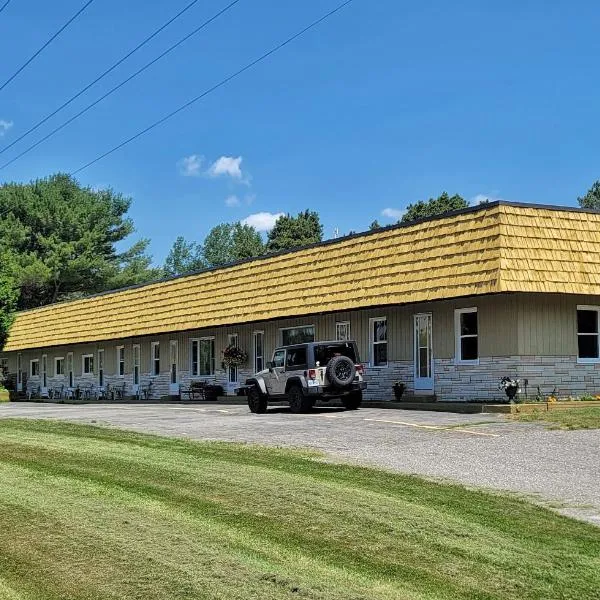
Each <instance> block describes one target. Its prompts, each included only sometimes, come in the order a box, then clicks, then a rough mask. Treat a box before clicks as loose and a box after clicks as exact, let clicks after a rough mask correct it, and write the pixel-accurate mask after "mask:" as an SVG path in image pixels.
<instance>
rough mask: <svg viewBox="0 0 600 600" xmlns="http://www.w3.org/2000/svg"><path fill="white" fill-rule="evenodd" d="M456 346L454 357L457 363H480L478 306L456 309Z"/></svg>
mask: <svg viewBox="0 0 600 600" xmlns="http://www.w3.org/2000/svg"><path fill="white" fill-rule="evenodd" d="M454 332H455V335H456V347H455V350H454V352H455V353H454V359H455V362H457V363H464V364H478V363H479V324H478V320H477V309H476V308H459V309H457V310H455V311H454Z"/></svg>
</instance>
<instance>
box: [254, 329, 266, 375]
mask: <svg viewBox="0 0 600 600" xmlns="http://www.w3.org/2000/svg"><path fill="white" fill-rule="evenodd" d="M264 357H265V332H264V331H255V332H254V372H255V373H258V372H259V371H262V370H263V369H264V368H265V358H264Z"/></svg>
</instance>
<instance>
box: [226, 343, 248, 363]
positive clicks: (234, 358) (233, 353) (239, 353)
mask: <svg viewBox="0 0 600 600" xmlns="http://www.w3.org/2000/svg"><path fill="white" fill-rule="evenodd" d="M247 360H248V353H247V352H245V351H244V350H242V349H241V348H238V347H237V346H233V345H229V346H227V347H226V348H225V350H223V364H224V365H225V366H227V367H240V366H241V365H244V364H246V362H247Z"/></svg>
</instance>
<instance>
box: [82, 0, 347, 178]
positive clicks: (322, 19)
mask: <svg viewBox="0 0 600 600" xmlns="http://www.w3.org/2000/svg"><path fill="white" fill-rule="evenodd" d="M351 2H353V0H346V1H345V2H342V3H341V4H339V5H338V6H337V7H336V8H334V9H333V10H330V11H329V12H328V13H326V14H325V15H323V16H322V17H320V18H318V19H317V20H316V21H313V22H312V23H311V24H310V25H307V26H306V27H305V28H304V29H302V30H300V31H299V32H298V33H295V34H294V35H292V36H291V37H289V38H288V39H287V40H285V41H284V42H281V43H280V44H278V45H277V46H275V47H274V48H271V50H269V51H268V52H265V53H264V54H263V55H262V56H260V57H259V58H257V59H255V60H253V61H252V62H250V63H248V64H247V65H246V66H244V67H242V68H241V69H239V70H238V71H236V72H235V73H232V74H231V75H229V76H228V77H226V78H225V79H222V80H221V81H220V82H219V83H217V84H216V85H213V86H212V87H210V88H208V89H207V90H205V91H204V92H202V93H201V94H200V95H199V96H196V97H195V98H192V99H191V100H190V101H189V102H186V103H185V104H183V105H182V106H180V107H179V108H177V109H176V110H174V111H173V112H171V113H169V114H168V115H165V116H164V117H163V118H162V119H159V120H158V121H155V122H154V123H152V125H149V126H148V127H146V128H145V129H142V130H141V131H138V133H136V134H135V135H133V136H131V137H130V138H128V139H126V140H124V141H123V142H121V143H120V144H118V145H116V146H114V147H113V148H111V149H110V150H108V151H107V152H105V153H104V154H101V155H100V156H97V157H96V158H94V160H91V161H90V162H88V163H86V164H85V165H83V166H82V167H79V169H77V170H75V171H72V172H71V175H76V174H77V173H80V172H81V171H83V170H84V169H87V168H88V167H90V166H92V165H93V164H95V163H97V162H98V161H100V160H102V159H103V158H106V157H107V156H109V155H110V154H112V153H113V152H116V151H117V150H120V149H121V148H123V146H126V145H127V144H129V143H131V142H133V141H134V140H136V139H137V138H139V137H141V136H142V135H144V134H146V133H148V132H149V131H151V130H152V129H154V128H155V127H158V126H159V125H162V124H163V123H164V122H165V121H168V120H169V119H171V118H172V117H174V116H175V115H177V114H178V113H180V112H181V111H183V110H185V109H186V108H189V107H190V106H192V104H195V103H196V102H198V101H199V100H201V99H202V98H204V97H206V96H208V95H209V94H211V93H212V92H214V91H215V90H217V89H219V88H221V87H223V86H224V85H226V84H227V83H229V82H230V81H231V80H233V79H235V78H236V77H239V76H240V75H241V74H242V73H244V72H246V71H248V70H249V69H251V68H252V67H254V66H256V65H257V64H259V63H261V62H263V61H264V60H266V59H267V58H269V57H270V56H271V55H272V54H275V53H276V52H278V51H279V50H281V49H282V48H284V47H285V46H287V45H289V44H291V43H292V42H293V41H295V40H296V39H298V38H299V37H301V36H303V35H304V34H305V33H307V32H308V31H310V30H311V29H313V28H315V27H316V26H317V25H319V24H320V23H322V22H323V21H325V20H326V19H328V18H329V17H331V16H333V15H334V14H335V13H337V12H339V11H341V10H342V9H343V8H345V7H346V6H347V5H348V4H350V3H351Z"/></svg>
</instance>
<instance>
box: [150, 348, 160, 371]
mask: <svg viewBox="0 0 600 600" xmlns="http://www.w3.org/2000/svg"><path fill="white" fill-rule="evenodd" d="M150 356H151V359H152V364H151V365H150V372H151V373H152V375H154V376H158V375H160V343H159V342H152V347H151V352H150Z"/></svg>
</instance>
